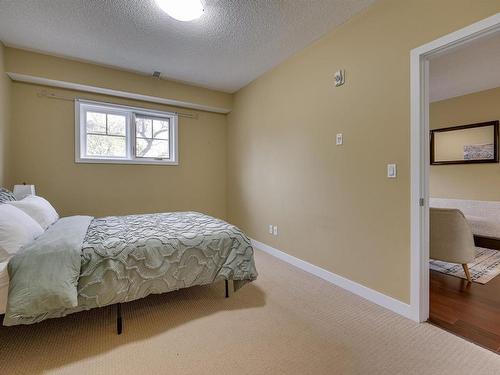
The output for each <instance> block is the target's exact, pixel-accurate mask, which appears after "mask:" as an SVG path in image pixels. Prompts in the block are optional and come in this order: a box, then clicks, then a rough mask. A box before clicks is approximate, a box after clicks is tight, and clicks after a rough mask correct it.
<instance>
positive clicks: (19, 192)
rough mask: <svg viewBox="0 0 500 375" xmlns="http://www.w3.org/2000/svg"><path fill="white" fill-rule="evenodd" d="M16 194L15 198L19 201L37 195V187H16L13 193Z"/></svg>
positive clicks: (23, 185) (24, 185)
mask: <svg viewBox="0 0 500 375" xmlns="http://www.w3.org/2000/svg"><path fill="white" fill-rule="evenodd" d="M12 192H13V193H14V197H16V199H17V200H18V201H19V200H21V199H23V198H25V197H27V196H28V195H36V193H35V185H26V184H22V185H14V190H13V191H12Z"/></svg>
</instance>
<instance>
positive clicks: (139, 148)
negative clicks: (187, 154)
mask: <svg viewBox="0 0 500 375" xmlns="http://www.w3.org/2000/svg"><path fill="white" fill-rule="evenodd" d="M136 141H137V142H136V151H135V153H136V156H137V157H138V158H165V159H168V158H169V156H170V153H169V143H168V141H163V140H158V141H157V140H152V139H143V138H137V140H136Z"/></svg>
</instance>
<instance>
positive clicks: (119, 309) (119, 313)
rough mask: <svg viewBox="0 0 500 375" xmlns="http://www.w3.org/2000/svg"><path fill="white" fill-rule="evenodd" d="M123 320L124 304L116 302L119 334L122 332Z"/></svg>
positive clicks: (117, 330) (117, 331)
mask: <svg viewBox="0 0 500 375" xmlns="http://www.w3.org/2000/svg"><path fill="white" fill-rule="evenodd" d="M122 329H123V322H122V305H121V303H117V304H116V333H117V334H118V335H121V334H122Z"/></svg>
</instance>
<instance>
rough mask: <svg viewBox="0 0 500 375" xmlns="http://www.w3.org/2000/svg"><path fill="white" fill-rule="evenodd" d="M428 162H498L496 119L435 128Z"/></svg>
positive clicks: (433, 163)
mask: <svg viewBox="0 0 500 375" xmlns="http://www.w3.org/2000/svg"><path fill="white" fill-rule="evenodd" d="M430 133H431V134H430V136H431V164H432V165H440V164H472V163H498V121H488V122H481V123H479V124H470V125H460V126H452V127H448V128H442V129H434V130H431V132H430Z"/></svg>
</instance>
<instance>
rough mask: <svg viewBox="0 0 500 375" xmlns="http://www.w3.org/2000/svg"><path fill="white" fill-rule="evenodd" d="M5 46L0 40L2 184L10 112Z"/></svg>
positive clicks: (0, 152)
mask: <svg viewBox="0 0 500 375" xmlns="http://www.w3.org/2000/svg"><path fill="white" fill-rule="evenodd" d="M4 61H5V47H4V46H3V44H2V43H1V42H0V186H1V185H2V184H4V183H5V182H6V177H7V149H8V142H7V140H8V130H9V114H10V85H11V82H10V79H9V77H7V75H6V74H5V63H4Z"/></svg>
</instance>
